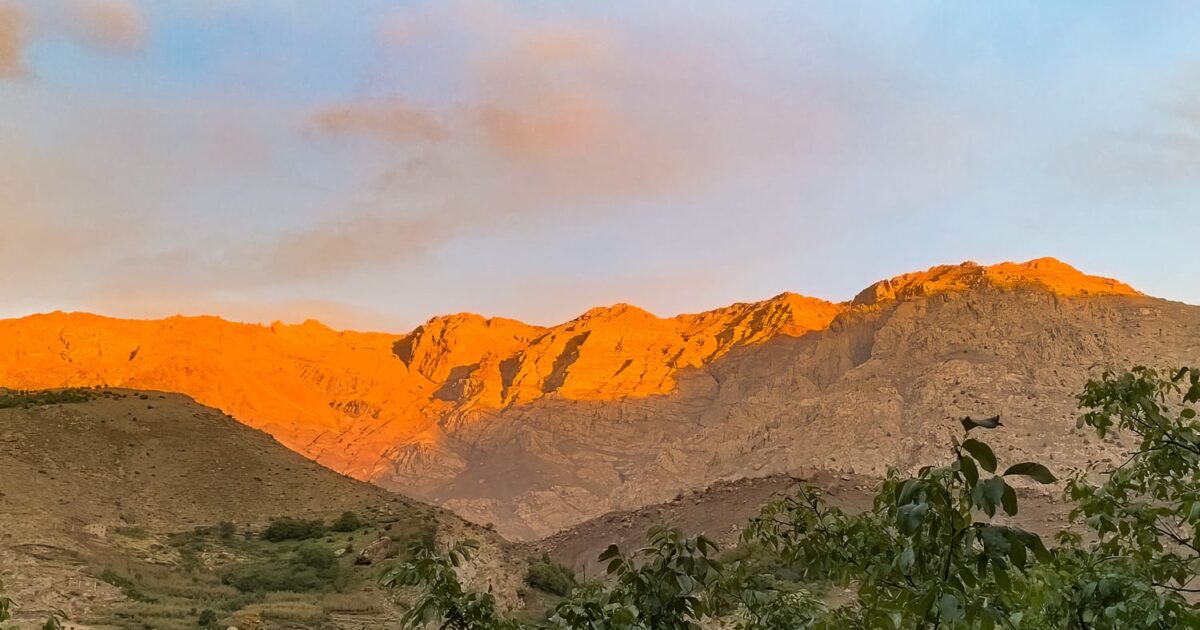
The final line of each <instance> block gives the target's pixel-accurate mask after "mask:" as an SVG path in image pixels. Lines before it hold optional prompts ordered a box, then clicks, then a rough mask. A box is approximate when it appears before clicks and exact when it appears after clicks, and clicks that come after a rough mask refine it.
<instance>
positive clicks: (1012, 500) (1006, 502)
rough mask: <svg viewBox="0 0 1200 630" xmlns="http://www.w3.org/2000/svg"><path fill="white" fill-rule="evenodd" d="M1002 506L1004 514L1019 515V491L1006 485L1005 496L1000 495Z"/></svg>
mask: <svg viewBox="0 0 1200 630" xmlns="http://www.w3.org/2000/svg"><path fill="white" fill-rule="evenodd" d="M1000 505H1002V506H1004V513H1005V514H1007V515H1009V516H1016V515H1017V491H1016V490H1013V487H1012V486H1010V485H1008V484H1004V494H1002V495H1000Z"/></svg>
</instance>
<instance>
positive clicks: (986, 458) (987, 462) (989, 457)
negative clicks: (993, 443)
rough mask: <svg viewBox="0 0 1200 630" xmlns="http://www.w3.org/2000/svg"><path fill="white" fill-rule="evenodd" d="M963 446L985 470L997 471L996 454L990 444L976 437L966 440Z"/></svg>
mask: <svg viewBox="0 0 1200 630" xmlns="http://www.w3.org/2000/svg"><path fill="white" fill-rule="evenodd" d="M962 446H963V448H964V449H966V451H967V452H968V453H970V454H971V457H974V458H975V460H976V461H978V462H979V465H980V466H982V467H983V469H984V470H986V471H988V472H990V473H994V472H996V454H995V453H993V452H992V449H991V447H990V446H988V445H987V444H984V443H983V442H980V441H979V440H975V439H971V440H966V441H965V442H963V445H962Z"/></svg>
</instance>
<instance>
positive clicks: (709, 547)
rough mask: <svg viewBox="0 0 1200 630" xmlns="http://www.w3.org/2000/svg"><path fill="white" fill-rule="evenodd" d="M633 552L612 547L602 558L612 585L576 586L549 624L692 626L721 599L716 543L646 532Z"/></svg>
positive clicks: (601, 629)
mask: <svg viewBox="0 0 1200 630" xmlns="http://www.w3.org/2000/svg"><path fill="white" fill-rule="evenodd" d="M647 542H648V544H647V546H646V547H645V548H643V549H640V550H639V551H637V552H636V553H634V554H633V555H628V556H627V555H625V554H623V553H621V550H620V549H619V548H617V546H616V545H610V546H609V547H608V549H606V550H605V551H604V553H602V554H600V560H601V561H604V562H607V563H608V567H607V572H608V575H609V577H610V579H611V580H612V581H613V582H614V585H613V586H612V588H610V589H603V588H599V587H594V586H593V587H591V588H586V589H580V590H578V591H576V593H575V594H574V595H573V596H572V597H571V598H570V599H569V600H567V601H565V602H563V603H561V604H559V605H558V607H556V608H555V611H554V616H553V617H551V619H550V627H552V628H595V629H596V630H635V629H636V630H642V629H651V628H655V629H661V630H694V629H697V628H699V627H700V626H699V623H698V622H699V621H700V620H702V619H705V618H708V617H715V616H716V614H715V613H716V612H717V611H719V610H721V609H722V608H723V604H724V602H725V599H724V593H723V589H721V588H720V582H721V578H722V575H723V573H722V565H721V563H720V562H719V561H718V560H717V559H716V557H715V556H716V552H717V545H716V544H715V543H713V542H712V541H711V540H709V539H707V538H705V537H704V536H697V537H694V538H688V537H685V536H684V535H683V534H682V533H681V532H680V531H679V530H677V529H667V528H656V529H653V530H651V531H650V535H649V537H648V541H647Z"/></svg>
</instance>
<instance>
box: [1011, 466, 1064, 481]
mask: <svg viewBox="0 0 1200 630" xmlns="http://www.w3.org/2000/svg"><path fill="white" fill-rule="evenodd" d="M1009 475H1024V476H1026V477H1029V478H1030V479H1033V480H1034V481H1036V482H1038V483H1054V482H1055V481H1057V478H1056V477H1055V476H1054V474H1053V473H1051V472H1050V469H1049V468H1046V467H1045V466H1043V465H1041V464H1038V463H1036V462H1021V463H1020V464H1013V465H1012V466H1009V467H1008V470H1006V471H1004V476H1006V477H1007V476H1009Z"/></svg>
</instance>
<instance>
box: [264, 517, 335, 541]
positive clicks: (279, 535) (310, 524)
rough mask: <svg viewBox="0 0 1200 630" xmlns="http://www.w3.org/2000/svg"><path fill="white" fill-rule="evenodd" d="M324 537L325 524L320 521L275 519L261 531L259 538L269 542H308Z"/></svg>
mask: <svg viewBox="0 0 1200 630" xmlns="http://www.w3.org/2000/svg"><path fill="white" fill-rule="evenodd" d="M324 535H325V524H324V523H322V522H321V521H306V520H302V519H296V518H288V517H283V518H276V519H272V520H271V524H270V525H267V528H266V529H264V530H263V532H262V534H261V535H260V538H262V539H263V540H269V541H271V542H280V541H284V540H308V539H310V538H320V537H321V536H324Z"/></svg>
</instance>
